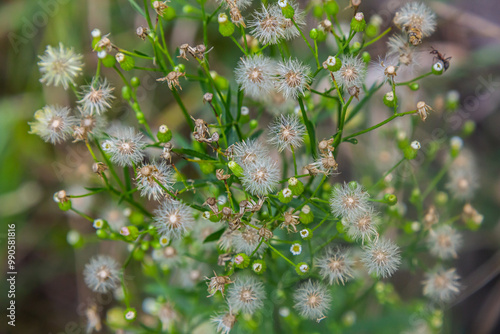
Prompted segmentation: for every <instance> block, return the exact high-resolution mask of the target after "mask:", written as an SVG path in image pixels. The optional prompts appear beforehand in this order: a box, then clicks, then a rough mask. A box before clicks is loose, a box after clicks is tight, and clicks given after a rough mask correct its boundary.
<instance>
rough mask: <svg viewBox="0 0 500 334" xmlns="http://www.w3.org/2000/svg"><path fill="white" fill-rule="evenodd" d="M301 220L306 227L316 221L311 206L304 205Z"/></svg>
mask: <svg viewBox="0 0 500 334" xmlns="http://www.w3.org/2000/svg"><path fill="white" fill-rule="evenodd" d="M299 220H300V222H301V223H302V224H304V225H308V224H311V223H312V222H313V221H314V214H313V212H312V211H311V208H310V207H309V205H304V207H303V208H302V210H300V214H299Z"/></svg>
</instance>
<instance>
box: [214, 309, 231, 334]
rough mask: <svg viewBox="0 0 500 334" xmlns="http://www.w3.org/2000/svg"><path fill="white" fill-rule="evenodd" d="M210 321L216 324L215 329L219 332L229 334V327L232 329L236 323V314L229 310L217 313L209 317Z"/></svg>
mask: <svg viewBox="0 0 500 334" xmlns="http://www.w3.org/2000/svg"><path fill="white" fill-rule="evenodd" d="M211 321H212V322H213V323H214V324H215V325H216V330H217V332H218V333H220V334H229V332H230V331H231V329H233V326H234V324H235V323H236V316H235V315H234V314H233V313H232V312H231V311H227V312H224V313H219V314H216V315H214V316H213V317H212V318H211Z"/></svg>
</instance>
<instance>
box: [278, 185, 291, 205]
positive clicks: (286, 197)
mask: <svg viewBox="0 0 500 334" xmlns="http://www.w3.org/2000/svg"><path fill="white" fill-rule="evenodd" d="M278 199H279V200H280V202H281V203H290V201H291V200H292V199H293V193H292V191H291V190H290V188H285V189H283V190H281V191H280V192H279V194H278Z"/></svg>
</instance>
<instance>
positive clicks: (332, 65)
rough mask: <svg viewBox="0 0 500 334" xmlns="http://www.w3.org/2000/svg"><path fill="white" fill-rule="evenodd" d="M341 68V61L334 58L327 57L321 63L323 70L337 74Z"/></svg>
mask: <svg viewBox="0 0 500 334" xmlns="http://www.w3.org/2000/svg"><path fill="white" fill-rule="evenodd" d="M341 67H342V61H341V60H340V59H339V58H337V57H335V56H328V58H327V59H326V60H325V61H324V62H323V68H324V69H325V70H329V71H330V72H337V71H338V70H340V68H341Z"/></svg>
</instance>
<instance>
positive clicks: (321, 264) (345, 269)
mask: <svg viewBox="0 0 500 334" xmlns="http://www.w3.org/2000/svg"><path fill="white" fill-rule="evenodd" d="M314 262H315V266H316V267H318V268H319V269H320V272H319V274H320V275H321V277H323V279H325V280H326V281H328V282H329V284H330V285H332V284H333V283H336V284H339V283H342V284H345V282H347V281H348V280H350V279H352V278H353V272H352V266H353V265H354V261H353V260H352V259H351V258H350V254H349V251H348V250H347V249H341V248H329V249H327V250H326V252H325V253H324V254H323V255H322V256H321V257H319V258H317V259H316V260H315V261H314Z"/></svg>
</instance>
